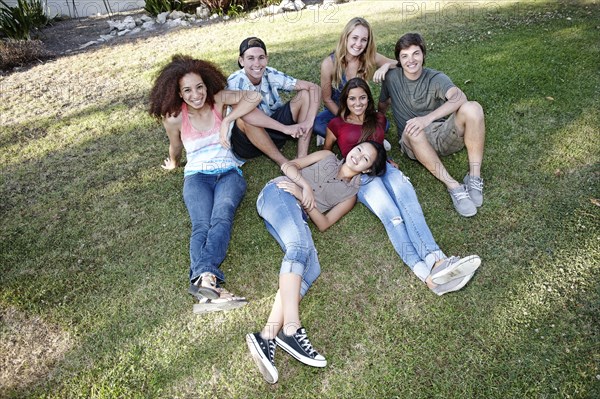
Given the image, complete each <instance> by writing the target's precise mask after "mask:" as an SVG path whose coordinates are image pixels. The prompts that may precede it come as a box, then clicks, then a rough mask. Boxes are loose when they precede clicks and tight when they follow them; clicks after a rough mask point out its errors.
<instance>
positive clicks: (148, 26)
mask: <svg viewBox="0 0 600 399" xmlns="http://www.w3.org/2000/svg"><path fill="white" fill-rule="evenodd" d="M154 25H156V22H154V20H150V21H146V22H144V23H143V24H142V28H143V29H146V30H151V29H154V28H155V26H154Z"/></svg>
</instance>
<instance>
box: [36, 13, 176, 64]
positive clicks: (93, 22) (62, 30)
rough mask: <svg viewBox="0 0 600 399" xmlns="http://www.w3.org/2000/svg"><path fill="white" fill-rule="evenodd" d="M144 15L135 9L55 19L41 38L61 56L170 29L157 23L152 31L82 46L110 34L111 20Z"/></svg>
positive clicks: (55, 54)
mask: <svg viewBox="0 0 600 399" xmlns="http://www.w3.org/2000/svg"><path fill="white" fill-rule="evenodd" d="M142 15H147V14H146V13H145V12H144V11H143V10H135V11H132V12H129V13H119V14H118V15H113V16H112V17H109V16H98V17H87V18H70V19H64V20H61V21H55V22H53V23H52V25H51V26H48V27H46V28H44V29H43V30H42V31H41V33H40V38H39V39H40V40H41V41H42V42H43V43H44V47H45V48H46V50H48V51H49V52H50V53H52V54H53V55H54V56H60V55H64V54H70V53H74V52H79V51H84V50H85V49H90V48H95V47H98V46H102V45H111V44H115V43H121V42H126V41H129V40H134V39H138V38H140V37H147V36H154V35H157V34H160V33H161V32H164V31H166V30H168V29H169V28H168V27H167V26H166V25H160V24H156V28H155V29H154V30H151V31H142V32H139V33H137V34H135V35H125V36H120V37H118V36H117V37H115V38H114V39H112V40H111V41H110V42H108V43H99V44H94V45H92V46H90V47H86V48H84V49H82V48H81V46H83V45H84V44H86V43H89V42H91V41H97V40H99V39H100V35H108V34H109V33H110V27H109V25H108V21H109V20H123V19H125V17H127V16H132V17H133V18H138V17H141V16H142Z"/></svg>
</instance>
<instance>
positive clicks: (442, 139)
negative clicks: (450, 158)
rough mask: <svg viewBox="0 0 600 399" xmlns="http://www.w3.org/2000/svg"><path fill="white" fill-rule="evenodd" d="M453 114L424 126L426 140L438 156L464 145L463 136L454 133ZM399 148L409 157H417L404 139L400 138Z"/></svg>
mask: <svg viewBox="0 0 600 399" xmlns="http://www.w3.org/2000/svg"><path fill="white" fill-rule="evenodd" d="M454 115H455V114H452V115H450V117H449V118H448V119H446V120H445V121H444V122H433V123H432V124H431V125H429V126H427V128H425V136H427V141H429V144H431V146H432V147H433V149H434V150H435V152H437V154H438V155H440V156H446V155H450V154H454V153H455V152H458V151H460V150H462V149H463V147H464V146H465V140H464V138H462V137H460V136H459V135H458V134H456V125H455V124H454ZM400 148H401V149H402V152H403V153H405V154H406V155H408V157H409V158H410V159H417V157H415V154H414V153H413V152H412V150H411V149H410V148H408V146H407V145H406V144H405V143H404V140H400Z"/></svg>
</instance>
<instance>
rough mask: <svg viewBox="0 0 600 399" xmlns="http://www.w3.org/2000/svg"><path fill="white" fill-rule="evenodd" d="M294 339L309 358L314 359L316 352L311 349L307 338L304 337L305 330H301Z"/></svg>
mask: <svg viewBox="0 0 600 399" xmlns="http://www.w3.org/2000/svg"><path fill="white" fill-rule="evenodd" d="M296 339H297V340H298V342H299V343H300V346H302V349H304V350H305V351H306V352H307V353H308V355H309V356H310V357H315V355H316V354H317V351H316V350H314V348H313V347H312V344H311V343H310V341H309V340H308V336H307V335H306V330H304V329H302V330H301V332H299V333H296Z"/></svg>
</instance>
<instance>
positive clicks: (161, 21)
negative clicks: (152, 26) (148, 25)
mask: <svg viewBox="0 0 600 399" xmlns="http://www.w3.org/2000/svg"><path fill="white" fill-rule="evenodd" d="M169 14H170V13H169V12H168V11H165V12H161V13H160V14H158V15H157V16H156V22H158V23H159V24H164V23H165V22H167V17H168V16H169Z"/></svg>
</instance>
